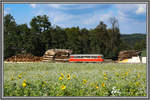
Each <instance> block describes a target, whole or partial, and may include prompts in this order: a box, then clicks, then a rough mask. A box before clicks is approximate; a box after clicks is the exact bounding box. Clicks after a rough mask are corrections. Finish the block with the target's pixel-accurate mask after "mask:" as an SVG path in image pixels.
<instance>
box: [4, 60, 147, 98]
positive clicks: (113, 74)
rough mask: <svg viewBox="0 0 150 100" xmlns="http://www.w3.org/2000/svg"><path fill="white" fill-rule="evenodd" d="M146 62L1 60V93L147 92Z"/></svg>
mask: <svg viewBox="0 0 150 100" xmlns="http://www.w3.org/2000/svg"><path fill="white" fill-rule="evenodd" d="M146 88H147V87H146V64H118V63H102V64H99V63H40V62H39V63H4V96H146V91H147V90H146Z"/></svg>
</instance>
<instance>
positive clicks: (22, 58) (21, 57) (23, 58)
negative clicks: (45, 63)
mask: <svg viewBox="0 0 150 100" xmlns="http://www.w3.org/2000/svg"><path fill="white" fill-rule="evenodd" d="M42 59H43V57H37V56H33V55H31V54H18V55H15V56H12V57H10V58H8V59H6V60H5V61H6V62H40V61H42Z"/></svg>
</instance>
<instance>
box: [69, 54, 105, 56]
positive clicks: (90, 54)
mask: <svg viewBox="0 0 150 100" xmlns="http://www.w3.org/2000/svg"><path fill="white" fill-rule="evenodd" d="M70 56H103V55H102V54H71V55H70Z"/></svg>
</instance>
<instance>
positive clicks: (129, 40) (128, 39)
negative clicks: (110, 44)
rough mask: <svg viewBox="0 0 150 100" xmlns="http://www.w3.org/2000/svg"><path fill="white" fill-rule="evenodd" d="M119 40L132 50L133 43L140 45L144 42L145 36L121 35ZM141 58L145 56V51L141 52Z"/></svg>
mask: <svg viewBox="0 0 150 100" xmlns="http://www.w3.org/2000/svg"><path fill="white" fill-rule="evenodd" d="M121 40H122V41H123V42H124V43H126V44H127V45H129V46H130V47H131V48H134V45H135V43H141V41H142V40H145V41H146V34H139V33H138V34H137V33H135V34H127V35H126V34H122V35H121ZM142 56H143V57H145V56H146V49H143V50H142Z"/></svg>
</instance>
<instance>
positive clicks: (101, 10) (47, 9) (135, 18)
mask: <svg viewBox="0 0 150 100" xmlns="http://www.w3.org/2000/svg"><path fill="white" fill-rule="evenodd" d="M6 14H11V15H12V16H13V17H14V19H15V21H16V23H17V24H25V23H26V24H28V26H29V27H30V25H29V23H30V21H31V19H32V18H33V17H35V16H37V15H44V14H45V15H47V16H49V21H50V22H51V24H52V25H53V26H55V25H58V26H60V27H62V28H66V27H77V26H79V27H80V28H87V29H94V28H95V27H96V26H97V25H98V24H99V22H100V21H103V22H104V23H105V24H106V25H107V28H110V27H111V24H110V18H111V17H116V18H117V19H118V22H119V28H120V32H121V34H132V33H146V4H4V15H6Z"/></svg>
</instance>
